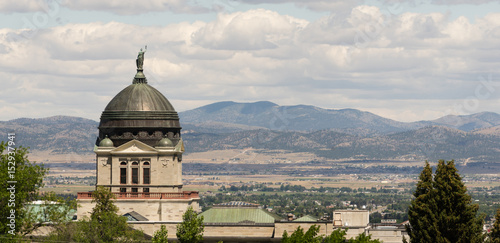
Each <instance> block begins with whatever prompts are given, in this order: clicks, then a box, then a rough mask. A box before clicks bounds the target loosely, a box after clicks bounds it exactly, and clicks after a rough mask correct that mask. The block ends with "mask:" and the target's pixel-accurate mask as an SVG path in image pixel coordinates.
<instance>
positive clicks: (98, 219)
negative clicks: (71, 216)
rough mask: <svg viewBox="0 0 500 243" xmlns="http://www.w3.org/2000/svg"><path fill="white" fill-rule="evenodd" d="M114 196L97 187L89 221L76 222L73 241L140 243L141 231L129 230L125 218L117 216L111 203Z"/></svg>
mask: <svg viewBox="0 0 500 243" xmlns="http://www.w3.org/2000/svg"><path fill="white" fill-rule="evenodd" d="M113 199H114V195H113V194H112V193H111V192H110V191H109V189H106V188H104V187H97V190H95V191H94V192H93V193H92V202H95V203H96V205H95V207H94V209H92V213H91V215H90V219H84V220H82V221H80V222H78V226H77V232H76V235H75V239H74V240H75V241H77V242H116V241H128V242H130V241H132V242H133V241H140V240H142V239H143V238H144V234H143V233H142V231H139V230H134V229H131V228H130V227H129V226H128V223H127V218H126V217H123V216H120V215H118V214H117V213H118V208H117V207H116V205H115V204H114V203H113Z"/></svg>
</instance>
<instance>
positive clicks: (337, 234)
mask: <svg viewBox="0 0 500 243" xmlns="http://www.w3.org/2000/svg"><path fill="white" fill-rule="evenodd" d="M346 231H347V230H343V229H340V228H339V229H336V230H334V231H332V233H331V234H330V235H329V236H327V237H325V239H324V240H323V243H345V242H346V238H345V235H346V234H347V233H346Z"/></svg>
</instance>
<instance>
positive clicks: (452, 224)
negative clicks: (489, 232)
mask: <svg viewBox="0 0 500 243" xmlns="http://www.w3.org/2000/svg"><path fill="white" fill-rule="evenodd" d="M414 196H415V198H414V199H413V200H412V202H411V205H410V207H409V210H408V218H409V220H410V227H409V228H408V233H409V236H410V242H424V243H425V242H437V243H441V242H443V243H460V242H463V243H471V242H483V241H484V236H483V234H482V225H483V219H482V217H476V213H477V210H478V208H479V206H478V205H477V204H472V199H471V197H470V196H469V195H468V194H467V188H466V187H465V185H464V183H463V182H462V178H461V177H460V175H459V174H458V170H457V169H456V168H455V162H454V161H453V160H452V161H448V162H445V161H444V160H440V161H439V163H438V166H437V169H436V173H435V175H434V178H432V169H431V168H430V166H429V164H428V163H427V162H426V166H425V167H424V170H423V171H422V173H421V174H420V181H419V182H418V184H417V189H416V191H415V193H414Z"/></svg>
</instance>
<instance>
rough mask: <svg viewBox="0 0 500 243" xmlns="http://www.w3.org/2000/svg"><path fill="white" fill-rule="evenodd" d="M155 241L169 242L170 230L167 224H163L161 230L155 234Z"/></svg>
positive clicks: (154, 242) (158, 242) (160, 242)
mask: <svg viewBox="0 0 500 243" xmlns="http://www.w3.org/2000/svg"><path fill="white" fill-rule="evenodd" d="M153 243H168V230H167V227H165V225H162V226H161V228H160V230H158V231H156V232H155V234H154V235H153Z"/></svg>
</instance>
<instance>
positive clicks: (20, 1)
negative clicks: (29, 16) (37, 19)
mask: <svg viewBox="0 0 500 243" xmlns="http://www.w3.org/2000/svg"><path fill="white" fill-rule="evenodd" d="M54 4H57V2H56V1H55V0H16V1H0V12H2V13H14V12H36V11H45V10H47V9H48V8H49V7H52V6H53V5H54Z"/></svg>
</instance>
